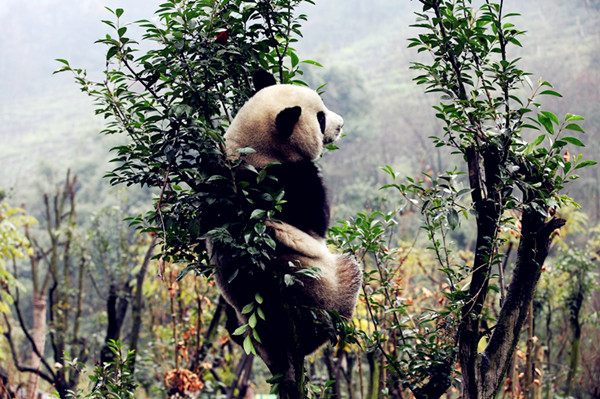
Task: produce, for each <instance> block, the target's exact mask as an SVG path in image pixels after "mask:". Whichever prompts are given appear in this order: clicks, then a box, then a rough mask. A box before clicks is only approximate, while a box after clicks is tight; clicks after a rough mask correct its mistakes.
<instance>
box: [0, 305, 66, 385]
mask: <svg viewBox="0 0 600 399" xmlns="http://www.w3.org/2000/svg"><path fill="white" fill-rule="evenodd" d="M15 305H16V302H15ZM16 307H17V306H15V308H16ZM17 314H18V315H19V324H20V325H21V329H22V330H23V332H24V333H25V337H26V338H27V339H28V340H29V342H30V343H31V346H32V347H33V351H34V352H35V354H36V355H37V356H38V357H39V358H40V359H41V360H42V363H43V364H44V366H45V367H46V368H47V369H48V371H49V372H50V375H49V374H46V373H44V372H43V371H41V370H39V369H34V368H32V367H27V366H22V365H21V363H20V362H19V357H18V355H17V351H16V349H15V345H14V342H13V340H12V327H11V325H10V322H9V321H8V317H7V316H6V314H5V313H3V316H4V320H5V322H6V331H4V336H5V337H6V340H7V341H8V344H9V346H10V351H11V354H12V357H13V362H14V364H15V367H16V368H17V370H19V371H21V372H27V373H34V374H37V375H38V376H40V377H41V378H42V379H44V380H46V381H48V382H49V383H50V384H54V383H55V382H56V374H54V371H52V368H51V367H50V365H49V364H48V362H46V360H45V359H44V357H43V355H42V354H40V351H39V350H38V348H37V345H35V343H34V341H33V337H32V336H31V335H30V334H29V332H28V331H27V329H26V328H25V327H24V325H23V318H22V316H21V312H20V311H19V310H17Z"/></svg>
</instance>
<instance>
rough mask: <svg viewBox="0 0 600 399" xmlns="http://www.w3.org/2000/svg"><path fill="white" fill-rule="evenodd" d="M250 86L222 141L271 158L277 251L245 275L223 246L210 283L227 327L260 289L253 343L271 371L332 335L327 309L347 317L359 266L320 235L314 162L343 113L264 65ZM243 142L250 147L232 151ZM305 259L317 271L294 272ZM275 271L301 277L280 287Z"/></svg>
mask: <svg viewBox="0 0 600 399" xmlns="http://www.w3.org/2000/svg"><path fill="white" fill-rule="evenodd" d="M254 86H255V90H256V92H255V94H254V95H253V96H252V97H251V98H250V99H249V100H248V101H247V102H246V103H245V104H244V105H243V106H242V108H241V109H240V110H239V111H238V113H237V115H236V116H235V118H234V119H233V121H232V122H231V124H230V126H229V128H228V129H227V131H226V133H225V136H224V139H225V148H226V151H227V154H228V156H229V157H231V158H237V157H240V156H243V157H244V159H243V161H245V162H246V163H247V164H250V165H252V166H253V167H255V168H263V167H265V166H267V165H271V166H269V169H268V173H269V175H272V176H273V177H274V178H275V180H276V181H277V182H278V184H280V185H281V188H283V190H284V192H285V196H284V200H285V203H284V205H283V206H282V209H281V212H279V213H277V214H276V215H275V219H276V221H269V222H267V224H268V226H269V228H270V231H271V234H272V236H273V238H274V240H275V241H276V244H277V245H276V254H275V258H274V260H273V262H272V263H271V264H270V265H268V267H267V270H265V271H264V273H258V274H252V275H250V276H240V275H237V272H238V270H239V269H240V266H241V265H239V264H238V261H236V259H232V258H231V257H228V256H227V254H226V253H216V254H214V255H213V259H214V262H215V263H216V264H217V272H216V275H215V280H216V283H217V285H218V287H219V289H220V291H221V293H222V295H223V297H224V298H225V300H226V301H227V303H228V304H229V305H231V307H232V308H233V309H234V310H235V313H234V314H233V315H231V316H230V317H229V320H228V325H229V326H228V329H229V331H230V332H231V331H232V330H233V329H234V328H235V327H236V326H237V325H239V324H245V323H247V322H248V314H243V312H242V310H243V308H244V306H246V305H248V303H250V302H252V301H253V299H254V294H255V293H256V292H257V291H259V292H260V293H261V295H262V297H263V304H262V305H261V309H262V310H263V311H264V314H265V320H259V322H258V324H257V326H256V330H257V332H258V335H259V337H260V342H255V348H256V350H257V352H258V354H259V355H260V357H261V358H262V359H263V360H264V362H265V363H266V365H267V366H268V367H269V368H270V370H271V371H272V372H273V373H274V374H275V373H276V372H280V371H281V370H282V369H286V365H288V364H289V362H290V357H291V356H292V353H296V354H298V353H299V354H301V356H305V355H307V354H310V353H311V352H313V351H314V350H316V349H317V348H318V347H319V346H321V345H322V344H323V343H325V342H326V341H327V340H328V339H329V338H331V336H332V332H333V326H332V320H331V319H330V318H329V317H328V316H327V314H326V313H327V312H335V313H337V314H339V316H341V317H342V318H345V319H350V318H351V317H352V314H353V312H354V308H355V306H356V301H357V298H358V293H359V290H360V287H361V285H362V269H361V267H360V266H359V264H358V263H357V262H356V261H355V260H354V259H352V258H351V257H348V256H345V255H337V254H333V253H331V252H330V251H329V249H328V247H327V245H326V243H325V235H326V231H327V229H328V224H329V203H328V200H327V193H326V189H325V186H324V183H323V179H322V177H321V175H320V172H319V169H318V167H317V166H316V165H315V163H314V161H315V160H316V159H317V158H318V157H319V156H320V155H321V153H322V151H323V145H324V144H327V143H331V142H333V141H334V140H336V139H337V138H338V137H339V135H340V133H341V130H342V125H343V119H342V117H341V116H339V115H337V114H335V113H334V112H332V111H330V110H328V109H327V107H325V105H324V104H323V101H322V100H321V97H320V96H319V94H317V92H315V91H314V90H311V89H309V88H306V87H302V86H297V85H287V84H281V85H278V84H276V82H275V79H274V77H273V76H272V75H270V74H269V73H267V72H266V71H263V70H259V71H257V72H256V73H255V74H254ZM246 147H251V148H252V149H253V150H254V152H251V153H247V151H242V152H240V151H238V150H240V149H242V148H246ZM241 153H244V155H240V154H241ZM273 163H275V165H272V164H273ZM307 267H317V268H319V269H320V276H319V277H317V278H315V277H308V276H304V275H303V274H302V273H296V272H297V271H298V270H299V269H301V268H307ZM282 273H296V274H295V275H297V276H299V279H300V282H298V283H296V284H293V285H291V286H283V287H282V286H281V281H282V280H281V276H282ZM232 319H233V320H232ZM234 339H235V337H234ZM238 342H239V341H238Z"/></svg>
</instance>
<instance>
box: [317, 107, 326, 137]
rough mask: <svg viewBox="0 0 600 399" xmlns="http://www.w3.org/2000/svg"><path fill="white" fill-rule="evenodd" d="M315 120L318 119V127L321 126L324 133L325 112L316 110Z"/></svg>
mask: <svg viewBox="0 0 600 399" xmlns="http://www.w3.org/2000/svg"><path fill="white" fill-rule="evenodd" d="M317 120H318V121H319V127H320V128H321V133H322V134H325V112H323V111H319V112H317Z"/></svg>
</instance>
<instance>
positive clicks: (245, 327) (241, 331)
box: [231, 324, 248, 335]
mask: <svg viewBox="0 0 600 399" xmlns="http://www.w3.org/2000/svg"><path fill="white" fill-rule="evenodd" d="M246 330H248V324H244V325H243V326H239V327H238V328H236V330H235V331H234V332H233V333H232V334H231V335H242V334H244V333H245V332H246Z"/></svg>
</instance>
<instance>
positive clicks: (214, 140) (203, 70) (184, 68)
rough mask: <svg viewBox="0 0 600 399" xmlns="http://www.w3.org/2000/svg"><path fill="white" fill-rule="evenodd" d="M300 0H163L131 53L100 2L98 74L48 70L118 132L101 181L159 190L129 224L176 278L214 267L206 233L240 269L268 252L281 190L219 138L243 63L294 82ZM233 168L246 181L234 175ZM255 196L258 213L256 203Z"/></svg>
mask: <svg viewBox="0 0 600 399" xmlns="http://www.w3.org/2000/svg"><path fill="white" fill-rule="evenodd" d="M305 1H306V2H308V3H312V1H310V0H305ZM302 2H303V1H302V0H277V1H267V0H250V1H242V0H236V1H228V2H220V1H208V2H195V1H186V0H170V1H167V2H165V3H163V4H162V5H161V6H160V8H159V10H158V11H157V14H158V21H157V22H152V21H149V20H144V21H140V22H138V24H139V26H140V27H142V28H143V29H145V34H144V36H143V40H149V41H153V42H154V43H155V46H154V47H153V48H152V49H151V50H148V51H147V52H144V53H143V54H142V55H140V56H138V57H136V51H137V50H138V49H137V48H136V47H137V42H135V41H134V40H132V39H130V38H129V37H128V35H127V29H128V27H127V25H125V24H123V23H122V21H121V17H122V15H123V12H124V11H123V10H122V9H116V10H111V9H108V11H109V12H110V13H111V14H112V16H113V19H114V20H112V21H104V22H105V23H106V24H107V25H108V26H109V27H110V29H111V30H112V33H111V34H108V35H107V36H106V37H105V38H103V39H100V40H99V41H98V42H100V43H102V44H105V45H106V46H107V53H106V59H107V68H106V71H105V80H103V81H99V82H95V81H91V80H89V79H88V78H87V76H86V73H85V71H84V70H82V69H73V68H71V66H70V65H69V63H68V61H66V60H59V62H61V63H62V64H63V67H62V68H60V69H59V71H72V72H73V73H74V74H75V79H76V81H77V82H78V83H79V84H80V85H81V88H82V90H83V91H84V92H86V93H87V94H89V95H91V96H92V97H93V98H94V99H95V100H96V104H97V108H96V113H97V114H100V115H103V116H104V117H105V118H106V119H107V125H106V129H105V130H104V133H105V134H117V133H118V134H124V135H125V136H126V137H127V138H128V139H129V142H128V143H127V144H125V145H121V146H118V147H116V148H115V149H114V151H115V153H116V157H115V159H114V162H115V163H116V166H115V168H114V169H113V171H112V172H111V173H109V174H108V177H109V178H110V179H111V183H113V184H122V183H124V184H128V185H129V184H140V185H142V186H149V187H152V188H155V189H156V190H157V191H158V192H159V193H160V194H158V197H157V200H156V203H155V204H154V211H153V212H150V213H149V214H148V215H146V217H142V216H140V217H139V218H137V219H136V220H134V221H133V223H134V224H138V225H139V226H140V227H141V228H142V229H143V230H144V231H146V232H152V233H154V234H156V235H158V236H159V237H160V238H161V239H162V243H163V253H162V254H161V261H163V262H162V264H164V262H171V261H175V262H182V263H186V264H187V265H188V266H187V267H186V268H185V269H184V270H183V272H182V273H181V275H180V278H181V277H183V276H184V275H185V274H186V273H188V272H190V271H195V272H196V273H200V274H204V275H210V274H211V273H212V272H213V269H212V266H211V264H210V259H209V255H208V252H207V251H206V247H205V240H206V239H210V240H211V242H212V243H213V244H214V245H220V246H222V247H224V248H227V250H228V252H229V253H230V254H231V256H240V257H243V259H245V260H246V262H245V263H246V264H247V265H248V268H249V270H251V269H252V268H260V269H263V270H264V269H265V265H266V264H267V263H268V261H269V260H270V259H271V257H272V256H273V253H274V252H273V251H274V245H275V244H274V241H273V239H272V238H271V237H270V236H269V235H268V232H267V231H266V228H265V221H266V219H268V218H269V217H271V216H272V214H273V210H274V209H275V207H276V206H280V205H281V204H280V203H279V202H280V196H277V195H273V196H267V195H265V193H264V192H263V191H262V190H261V189H260V187H259V185H260V182H261V181H263V180H264V179H265V178H268V172H267V171H266V170H265V171H260V172H259V171H256V170H255V169H253V168H250V167H248V168H243V167H241V165H242V163H241V162H237V161H236V162H234V161H231V160H228V159H227V157H226V156H225V150H224V142H223V139H222V136H223V134H224V132H225V129H226V126H227V124H228V123H229V122H230V121H231V115H233V114H235V112H236V111H237V109H238V108H239V107H240V106H241V105H242V104H243V103H244V102H245V101H246V100H247V99H248V98H249V96H250V95H251V94H252V88H251V84H250V79H249V77H250V76H251V74H252V72H253V71H255V70H257V69H259V68H263V69H266V70H269V71H271V72H273V73H274V75H275V76H277V77H278V80H279V81H280V83H298V84H301V83H302V82H300V81H298V80H296V79H295V78H296V77H297V75H299V74H301V72H300V71H299V66H300V60H299V58H298V56H297V55H296V54H295V52H294V49H293V48H292V47H291V45H292V44H293V43H294V42H295V41H296V39H295V37H294V36H299V35H300V31H299V28H300V21H302V20H303V19H305V16H304V15H295V13H294V9H295V7H296V6H298V5H299V4H300V3H302ZM305 62H308V63H313V64H314V63H315V62H313V61H305ZM242 151H245V150H244V149H243V150H242ZM248 151H250V150H248ZM242 169H245V172H246V173H245V174H246V175H248V173H247V172H248V171H250V175H251V177H250V178H242V177H240V176H241V174H239V173H238V171H240V170H242ZM278 198H279V199H278ZM258 203H261V204H264V206H263V209H256V208H257V204H258ZM240 278H241V277H240ZM256 298H260V296H259V295H257V296H256ZM257 300H258V299H257ZM249 305H251V304H249ZM259 339H260V337H257V336H256V332H255V330H254V329H253V328H250V329H248V330H247V332H246V335H245V337H244V349H245V350H246V351H247V352H248V353H255V349H254V344H253V342H257V340H259ZM300 370H301V368H300ZM284 374H285V373H284ZM296 385H298V384H296ZM282 386H285V384H283V385H282ZM296 388H297V389H298V392H299V391H300V390H301V389H302V387H301V386H300V387H296ZM298 392H296V395H297V394H298ZM281 394H282V395H287V394H286V393H284V392H281Z"/></svg>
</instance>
